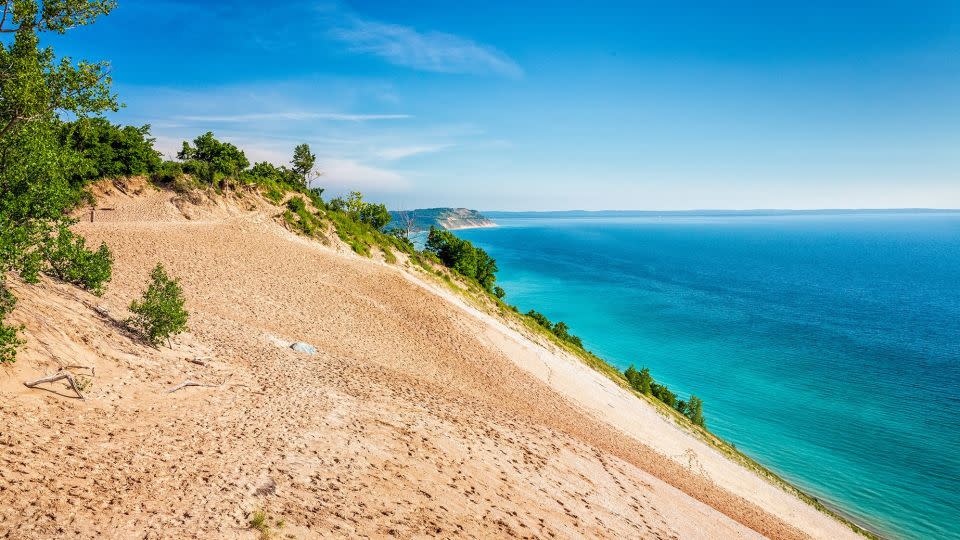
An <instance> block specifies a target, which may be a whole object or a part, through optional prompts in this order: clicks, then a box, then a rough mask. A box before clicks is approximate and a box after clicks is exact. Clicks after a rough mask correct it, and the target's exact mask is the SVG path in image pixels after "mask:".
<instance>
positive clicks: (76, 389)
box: [23, 366, 96, 400]
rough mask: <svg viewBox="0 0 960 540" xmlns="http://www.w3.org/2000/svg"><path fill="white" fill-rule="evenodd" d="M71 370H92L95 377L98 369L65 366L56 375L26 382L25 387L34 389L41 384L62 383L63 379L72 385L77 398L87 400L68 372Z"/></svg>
mask: <svg viewBox="0 0 960 540" xmlns="http://www.w3.org/2000/svg"><path fill="white" fill-rule="evenodd" d="M69 369H88V370H90V376H91V377H93V376H94V375H96V369H95V368H94V367H93V366H63V367H61V368H60V369H58V370H57V372H56V373H54V374H52V375H47V376H46V377H41V378H39V379H37V380H35V381H31V382H25V383H23V385H24V386H26V387H27V388H34V387H36V386H37V385H39V384H44V383H52V382H57V381H61V380H63V379H66V380H67V383H68V384H69V385H70V388H72V389H73V391H74V392H76V393H77V397H78V398H80V399H83V400H86V399H87V398H85V397H84V396H83V392H81V391H80V386H79V385H78V384H77V379H76V378H75V377H74V376H73V373H71V372H70V371H68V370H69Z"/></svg>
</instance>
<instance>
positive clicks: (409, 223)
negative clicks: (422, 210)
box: [393, 210, 417, 240]
mask: <svg viewBox="0 0 960 540" xmlns="http://www.w3.org/2000/svg"><path fill="white" fill-rule="evenodd" d="M394 221H396V223H397V225H394V226H393V227H394V228H395V229H399V231H400V233H401V234H403V237H404V238H406V239H407V240H409V239H410V235H412V234H413V233H414V231H416V230H417V218H416V215H415V214H414V213H413V212H410V211H407V210H400V211H399V212H397V218H396V219H395V220H394Z"/></svg>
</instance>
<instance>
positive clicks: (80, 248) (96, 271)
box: [46, 225, 113, 296]
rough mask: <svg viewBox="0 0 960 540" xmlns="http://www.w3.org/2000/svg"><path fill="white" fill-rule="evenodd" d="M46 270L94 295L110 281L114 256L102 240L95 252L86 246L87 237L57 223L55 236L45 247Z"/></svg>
mask: <svg viewBox="0 0 960 540" xmlns="http://www.w3.org/2000/svg"><path fill="white" fill-rule="evenodd" d="M46 259H47V262H48V264H49V265H50V267H49V272H50V274H51V275H53V276H54V277H56V278H58V279H61V280H63V281H66V282H68V283H73V284H75V285H80V286H81V287H83V288H85V289H87V290H89V291H91V292H93V293H94V294H96V295H97V296H99V295H101V294H103V290H104V287H105V285H106V284H107V282H109V281H110V277H111V275H112V267H113V255H112V254H111V253H110V249H109V248H107V245H106V244H104V243H101V244H100V248H99V249H97V251H91V250H89V249H87V246H86V240H84V238H83V237H82V236H77V235H76V234H74V233H73V232H71V231H70V229H69V228H67V226H66V225H61V226H60V231H59V233H58V234H57V237H56V239H55V240H54V241H53V242H51V243H50V244H49V245H48V246H46Z"/></svg>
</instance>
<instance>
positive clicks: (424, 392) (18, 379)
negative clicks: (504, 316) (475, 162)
mask: <svg viewBox="0 0 960 540" xmlns="http://www.w3.org/2000/svg"><path fill="white" fill-rule="evenodd" d="M104 191H109V193H104V194H103V195H102V196H101V199H100V201H101V206H102V207H110V208H114V210H111V211H104V212H100V213H99V214H98V215H97V219H96V221H95V222H94V223H86V222H84V223H80V224H78V225H77V226H76V230H77V231H78V232H79V233H81V234H83V235H84V236H86V237H87V238H88V239H89V240H90V241H92V242H95V243H99V241H101V240H103V241H106V242H107V243H108V245H109V246H110V247H111V249H112V250H113V251H114V254H115V257H116V262H115V266H114V280H113V281H112V282H111V284H110V287H109V289H108V292H107V293H106V294H105V295H104V296H103V297H101V298H97V297H95V296H92V295H90V294H89V293H87V292H85V291H82V290H79V289H77V288H75V287H72V286H70V285H66V284H63V283H58V282H55V281H53V280H51V279H46V278H45V279H43V281H42V283H41V284H40V285H24V284H22V283H19V282H18V281H17V280H16V278H14V277H11V278H10V282H11V284H12V286H13V290H14V293H15V294H16V295H17V297H18V298H19V304H18V307H17V310H16V311H15V313H14V319H15V320H17V321H19V322H21V323H23V324H24V325H25V326H26V331H25V333H24V335H25V337H26V338H27V340H28V344H27V345H26V347H25V348H24V349H23V350H22V352H21V354H20V357H19V359H18V361H17V362H16V363H15V364H14V365H13V366H8V367H3V368H0V538H89V537H93V536H98V535H99V536H101V537H104V538H130V537H140V538H256V537H257V536H258V533H257V532H255V531H252V530H250V529H249V528H248V526H247V521H248V517H249V515H250V513H251V512H253V511H254V510H264V511H265V512H266V513H267V515H268V516H269V521H270V522H271V523H275V521H276V520H280V519H282V520H283V526H282V527H277V526H276V525H274V532H275V533H276V535H277V537H293V538H314V537H360V536H368V537H391V536H392V537H401V538H409V537H427V536H434V537H443V538H447V537H454V536H457V537H467V538H480V537H514V536H515V537H536V538H581V537H606V538H684V539H685V538H758V537H762V536H767V537H771V538H805V537H817V538H844V537H850V536H853V533H852V532H851V531H850V530H849V529H847V528H845V527H844V526H843V525H842V524H841V523H839V522H837V521H835V520H834V519H832V518H830V517H828V516H826V515H823V514H820V513H818V512H816V511H815V510H814V509H812V508H811V507H809V506H808V505H806V504H805V503H803V502H802V501H800V500H799V499H797V498H795V497H794V496H792V495H789V494H787V493H786V492H784V491H783V490H781V489H780V488H778V487H775V486H773V485H772V484H770V483H768V482H767V481H766V480H763V479H761V478H760V477H758V476H756V475H755V474H754V473H752V472H750V471H748V470H746V469H744V468H743V467H741V466H739V465H736V464H734V463H732V462H730V461H728V460H727V459H726V458H724V457H723V456H722V455H720V454H719V453H717V452H716V451H714V450H713V449H711V448H709V447H708V446H707V445H705V444H704V443H702V442H700V441H699V440H697V439H696V438H695V437H693V436H691V435H690V434H688V433H686V432H684V431H683V430H682V429H680V428H678V427H677V426H675V425H673V424H672V423H671V422H670V421H669V420H667V419H665V418H664V417H663V416H661V415H660V414H658V413H657V412H656V410H655V409H654V408H653V407H652V406H651V405H650V404H648V403H646V402H644V401H642V400H640V399H637V398H636V397H634V396H632V395H630V394H628V393H627V392H626V391H624V390H623V389H621V388H619V387H617V386H616V385H614V384H613V383H612V382H611V381H609V380H608V379H605V378H604V377H602V376H600V375H599V374H597V373H596V372H594V371H592V370H590V369H589V368H587V367H585V366H584V365H582V364H580V363H579V362H578V361H577V360H575V359H573V358H570V357H569V356H567V355H565V354H563V353H562V352H561V351H557V350H551V348H549V347H545V346H544V345H542V344H539V343H536V342H535V341H532V340H531V339H529V338H528V337H527V336H524V335H522V334H521V333H519V332H517V330H516V329H514V328H511V327H509V326H508V325H507V324H504V323H503V322H502V321H500V320H498V319H496V318H495V317H492V316H490V315H487V314H484V313H481V312H479V311H477V310H476V309H474V308H472V307H469V306H467V305H465V304H464V303H463V302H462V301H461V300H459V299H458V298H457V297H455V296H454V295H453V294H451V293H450V292H448V291H445V290H443V289H442V288H440V287H438V286H437V285H435V284H433V283H432V282H430V281H429V280H426V279H424V278H423V277H422V276H420V275H418V273H417V272H415V271H414V270H412V269H409V268H404V267H402V265H397V266H390V265H386V264H384V263H382V262H378V261H375V260H371V259H365V258H362V257H359V256H357V255H354V254H353V253H350V252H349V251H348V250H345V249H343V247H342V246H338V245H336V244H335V243H331V245H329V246H325V245H323V244H321V243H319V242H316V241H313V240H308V239H304V238H301V237H298V236H296V235H294V234H293V233H291V232H289V231H287V230H285V229H284V228H283V227H281V226H280V225H279V224H278V223H277V222H276V220H275V219H274V217H275V215H276V214H277V213H278V212H279V210H278V209H276V208H273V207H270V206H269V205H266V204H265V203H263V202H262V201H260V200H256V199H255V198H254V197H252V196H250V195H248V196H246V197H245V198H244V199H243V200H240V201H237V202H227V201H223V200H208V199H206V198H204V197H193V198H192V200H187V199H185V198H183V197H178V196H176V195H174V194H172V193H170V192H165V191H156V190H153V189H151V188H145V187H143V186H140V187H136V185H134V186H133V187H132V188H130V189H128V190H127V191H128V193H129V194H124V193H120V192H118V191H116V190H104ZM135 191H140V193H137V194H135V193H134V192H135ZM157 262H162V263H163V264H164V265H165V266H166V267H167V268H168V269H169V271H170V272H171V273H172V274H173V275H175V276H178V277H180V278H181V280H182V284H183V287H184V289H185V292H186V297H187V299H188V306H187V307H188V309H189V310H190V312H191V319H190V323H189V325H190V332H189V333H187V334H184V335H181V336H179V337H178V338H176V339H175V340H174V342H173V347H172V348H167V347H161V348H160V349H153V348H151V347H148V346H145V345H143V344H142V343H141V342H140V341H138V340H137V339H136V336H132V335H130V334H128V333H127V332H126V331H125V330H124V329H123V328H122V325H121V324H119V321H122V319H123V318H125V317H126V316H128V313H127V311H126V306H127V305H128V304H129V302H130V300H131V299H133V298H135V297H136V296H138V295H139V293H140V291H141V290H142V288H143V287H144V284H145V281H146V277H147V275H148V273H149V271H150V269H151V268H152V267H153V265H155V264H156V263H157ZM293 341H303V342H306V343H310V344H312V345H314V346H316V348H317V349H318V351H319V352H318V354H317V355H313V356H311V355H307V354H304V353H298V352H295V351H293V350H291V349H289V348H288V347H287V345H288V344H289V343H290V342H293ZM191 359H201V361H202V362H204V363H205V365H199V364H196V363H193V362H190V361H189V360H191ZM64 364H84V365H95V366H96V370H97V371H96V377H95V378H94V381H93V384H92V385H91V387H90V388H89V389H88V390H87V391H86V393H87V399H86V400H85V401H80V400H78V399H75V398H74V397H72V395H71V393H70V392H69V390H68V389H67V388H66V387H65V386H63V385H61V384H60V383H57V384H55V385H51V386H49V387H48V388H49V389H48V390H44V389H39V388H38V389H28V388H25V387H24V386H23V385H22V382H23V381H26V380H31V379H33V378H36V377H39V376H41V375H43V374H45V373H49V372H52V371H53V370H55V369H56V367H57V366H58V365H64ZM185 379H192V380H197V381H202V382H208V383H213V384H219V385H220V386H218V387H215V388H205V387H188V388H184V389H182V390H179V391H177V392H174V393H167V390H168V389H169V388H171V387H173V386H174V385H176V384H178V383H180V382H181V381H183V380H185Z"/></svg>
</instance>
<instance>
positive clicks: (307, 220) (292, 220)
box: [283, 197, 323, 236]
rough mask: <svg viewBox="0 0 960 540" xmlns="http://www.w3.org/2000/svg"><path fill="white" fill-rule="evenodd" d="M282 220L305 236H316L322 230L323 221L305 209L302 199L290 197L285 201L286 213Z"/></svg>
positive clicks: (305, 205)
mask: <svg viewBox="0 0 960 540" xmlns="http://www.w3.org/2000/svg"><path fill="white" fill-rule="evenodd" d="M283 218H284V220H286V222H287V223H289V224H290V225H292V226H293V227H294V228H295V229H297V230H299V231H300V232H302V233H303V234H305V235H307V236H316V234H317V233H318V232H320V231H321V230H323V221H322V220H321V219H320V218H319V217H318V216H317V215H315V214H313V213H311V212H310V210H309V209H308V208H307V204H306V202H304V200H303V198H302V197H291V198H290V200H289V201H287V211H286V212H284V214H283Z"/></svg>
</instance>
